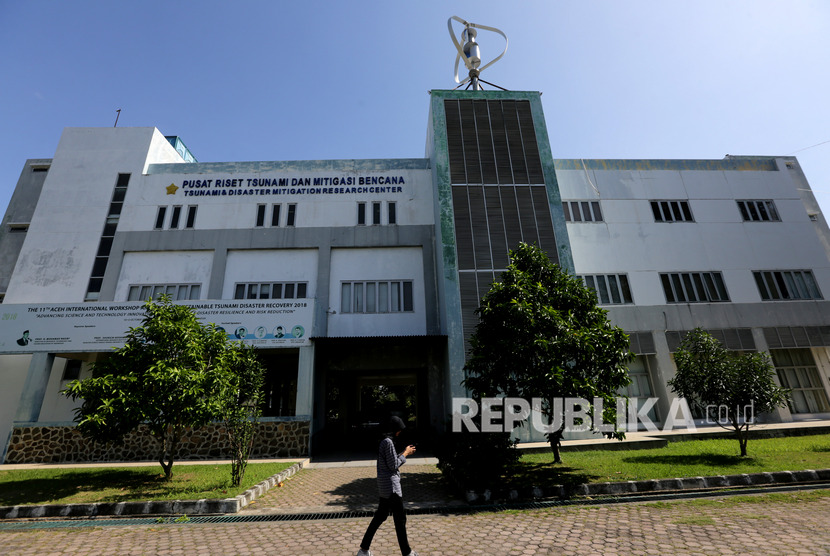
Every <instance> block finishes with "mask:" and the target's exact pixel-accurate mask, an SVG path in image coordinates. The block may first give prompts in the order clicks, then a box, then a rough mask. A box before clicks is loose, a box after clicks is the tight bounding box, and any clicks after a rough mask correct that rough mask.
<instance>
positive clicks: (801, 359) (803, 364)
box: [769, 349, 830, 413]
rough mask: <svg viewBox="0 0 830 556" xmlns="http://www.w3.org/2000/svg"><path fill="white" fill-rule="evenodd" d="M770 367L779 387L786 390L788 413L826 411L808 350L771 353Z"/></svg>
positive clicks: (785, 350)
mask: <svg viewBox="0 0 830 556" xmlns="http://www.w3.org/2000/svg"><path fill="white" fill-rule="evenodd" d="M769 353H770V356H772V363H773V365H775V371H776V372H777V374H778V380H779V381H780V382H781V386H783V387H784V388H789V389H790V390H791V392H790V400H789V406H790V411H791V412H792V413H824V412H827V411H830V403H828V400H827V392H826V391H825V390H824V386H822V384H821V377H820V376H819V373H818V368H817V367H816V362H815V360H814V359H813V355H812V353H810V350H809V349H771V350H770V352H769Z"/></svg>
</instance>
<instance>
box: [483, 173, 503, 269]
mask: <svg viewBox="0 0 830 556" xmlns="http://www.w3.org/2000/svg"><path fill="white" fill-rule="evenodd" d="M501 189H502V188H501V187H485V188H484V197H485V205H486V207H487V224H488V226H489V229H490V230H489V231H490V249H491V252H492V254H493V268H507V264H508V259H507V237H506V236H505V235H504V217H503V216H502V212H501Z"/></svg>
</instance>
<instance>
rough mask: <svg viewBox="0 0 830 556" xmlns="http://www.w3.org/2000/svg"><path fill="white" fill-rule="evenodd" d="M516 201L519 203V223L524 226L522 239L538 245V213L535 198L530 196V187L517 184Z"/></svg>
mask: <svg viewBox="0 0 830 556" xmlns="http://www.w3.org/2000/svg"><path fill="white" fill-rule="evenodd" d="M516 203H517V204H518V205H519V224H520V225H521V227H522V241H524V242H525V243H529V244H531V245H534V244H535V245H537V246H538V245H539V235H538V233H537V232H536V213H535V212H534V210H533V199H531V197H530V187H527V186H525V187H521V186H516Z"/></svg>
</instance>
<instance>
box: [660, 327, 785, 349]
mask: <svg viewBox="0 0 830 556" xmlns="http://www.w3.org/2000/svg"><path fill="white" fill-rule="evenodd" d="M773 330H774V329H773ZM765 331H766V329H765ZM706 332H707V333H709V335H710V336H712V337H713V338H715V339H716V340H717V341H718V342H720V344H721V345H722V346H723V347H725V348H726V349H728V350H731V351H755V349H756V348H755V339H754V338H753V337H752V329H750V328H713V329H708V330H706ZM688 333H689V331H687V330H667V331H666V342H667V343H668V344H669V351H670V352H671V353H674V352H675V351H677V349H678V348H679V347H680V342H681V341H682V340H683V339H684V338H685V337H686V335H687V334H688ZM767 340H768V341H767V343H768V344H769V338H767ZM775 342H776V343H777V342H778V340H777V337H776V339H775ZM769 347H770V348H771V347H772V345H770V346H769Z"/></svg>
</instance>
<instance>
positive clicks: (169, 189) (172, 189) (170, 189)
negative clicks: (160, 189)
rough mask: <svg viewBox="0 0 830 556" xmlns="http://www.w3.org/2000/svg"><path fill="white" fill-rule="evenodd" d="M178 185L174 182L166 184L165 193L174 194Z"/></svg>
mask: <svg viewBox="0 0 830 556" xmlns="http://www.w3.org/2000/svg"><path fill="white" fill-rule="evenodd" d="M178 189H179V188H178V186H177V185H176V184H175V183H171V184H170V185H168V186H167V194H168V195H175V194H176V191H178Z"/></svg>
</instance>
